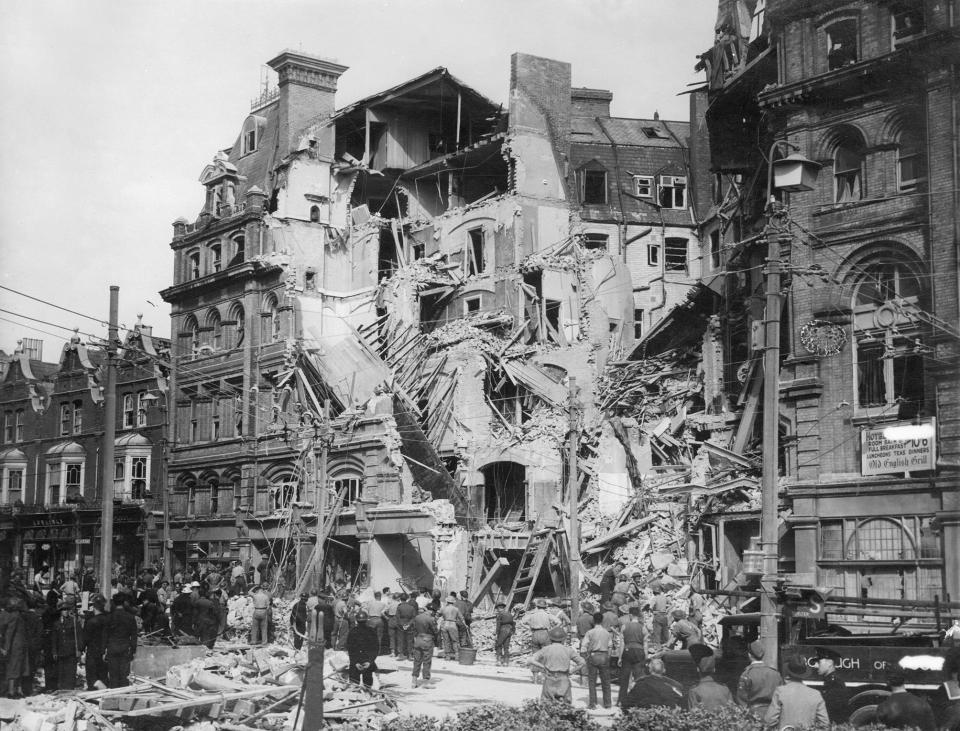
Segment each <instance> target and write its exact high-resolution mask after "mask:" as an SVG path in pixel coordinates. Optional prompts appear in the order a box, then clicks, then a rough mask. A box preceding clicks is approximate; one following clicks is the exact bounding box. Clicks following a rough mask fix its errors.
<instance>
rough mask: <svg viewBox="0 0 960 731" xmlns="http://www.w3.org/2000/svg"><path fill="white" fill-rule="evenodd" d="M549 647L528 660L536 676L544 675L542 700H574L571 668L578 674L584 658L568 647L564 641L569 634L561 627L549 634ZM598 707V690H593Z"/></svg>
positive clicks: (541, 649) (555, 628) (568, 701)
mask: <svg viewBox="0 0 960 731" xmlns="http://www.w3.org/2000/svg"><path fill="white" fill-rule="evenodd" d="M547 637H548V638H549V640H550V643H551V644H549V645H547V646H546V647H542V648H540V649H539V650H537V652H535V653H534V654H533V656H532V657H531V658H530V659H529V660H528V662H529V664H530V665H532V666H533V668H534V672H535V673H536V674H538V675H539V674H541V673H542V674H543V690H542V692H541V696H540V697H541V698H543V699H544V700H553V701H561V700H562V701H566V702H567V703H570V702H571V701H572V700H573V692H572V690H571V688H570V666H571V665H573V669H574V672H578V671H579V670H580V668H581V667H582V666H583V658H582V657H581V656H580V654H579V653H578V652H577V651H576V650H574V649H573V648H572V647H567V646H566V645H565V644H563V643H564V640H566V638H567V633H566V632H565V631H564V630H563V629H562V628H561V627H554V628H553V629H551V630H549V631H548V632H547ZM592 691H593V694H594V697H593V703H594V705H596V701H597V699H596V692H597V691H596V688H592Z"/></svg>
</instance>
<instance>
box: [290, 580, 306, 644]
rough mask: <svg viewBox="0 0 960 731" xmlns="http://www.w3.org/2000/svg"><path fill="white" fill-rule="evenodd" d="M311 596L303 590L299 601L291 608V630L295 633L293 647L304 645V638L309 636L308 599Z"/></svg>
mask: <svg viewBox="0 0 960 731" xmlns="http://www.w3.org/2000/svg"><path fill="white" fill-rule="evenodd" d="M309 598H310V596H309V595H308V594H307V593H306V592H303V593H301V594H300V598H299V599H298V600H297V603H296V604H294V605H293V606H292V607H291V608H290V632H291V633H292V634H293V647H294V649H297V650H299V649H300V648H301V647H303V638H304V637H306V636H307V600H308V599H309Z"/></svg>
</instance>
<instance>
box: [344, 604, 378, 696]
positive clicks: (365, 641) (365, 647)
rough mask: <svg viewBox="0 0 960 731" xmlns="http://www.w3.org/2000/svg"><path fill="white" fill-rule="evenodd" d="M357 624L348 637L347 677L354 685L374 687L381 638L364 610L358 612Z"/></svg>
mask: <svg viewBox="0 0 960 731" xmlns="http://www.w3.org/2000/svg"><path fill="white" fill-rule="evenodd" d="M356 619H357V623H356V625H354V627H353V628H352V629H351V630H350V633H349V634H348V635H347V642H346V645H347V657H348V658H349V660H350V662H349V666H348V668H347V677H349V678H350V682H352V683H362V684H363V685H366V686H368V687H369V686H372V685H373V672H374V671H375V670H376V669H377V655H379V654H380V638H379V637H378V636H377V631H376V630H375V629H373V627H371V626H370V625H369V624H368V622H369V620H370V615H369V614H367V613H366V612H365V611H364V610H363V609H361V610H360V611H359V612H357V617H356Z"/></svg>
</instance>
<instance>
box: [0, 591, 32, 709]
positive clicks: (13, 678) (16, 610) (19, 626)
mask: <svg viewBox="0 0 960 731" xmlns="http://www.w3.org/2000/svg"><path fill="white" fill-rule="evenodd" d="M22 609H23V605H22V603H21V602H20V600H19V599H17V598H11V599H10V600H8V602H7V610H6V611H5V612H4V613H2V614H0V654H2V655H3V661H4V679H5V680H6V681H7V682H6V692H7V696H8V697H9V698H19V697H20V695H21V687H20V683H21V678H23V677H24V676H26V675H28V673H29V668H30V663H29V660H28V643H29V639H28V637H27V626H26V623H25V622H24V620H23V617H22V616H21V611H22Z"/></svg>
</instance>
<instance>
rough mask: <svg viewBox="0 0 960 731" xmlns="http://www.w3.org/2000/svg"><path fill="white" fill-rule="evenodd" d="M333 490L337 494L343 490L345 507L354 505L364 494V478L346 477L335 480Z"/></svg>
mask: <svg viewBox="0 0 960 731" xmlns="http://www.w3.org/2000/svg"><path fill="white" fill-rule="evenodd" d="M333 490H334V492H335V493H336V494H338V495H339V494H340V491H341V490H342V491H343V498H342V502H341V504H342V505H343V507H345V508H349V507H350V506H351V505H353V504H354V503H355V502H357V500H359V499H360V497H361V496H362V494H363V480H362V479H361V478H359V477H344V478H341V479H339V480H334V481H333Z"/></svg>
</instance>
